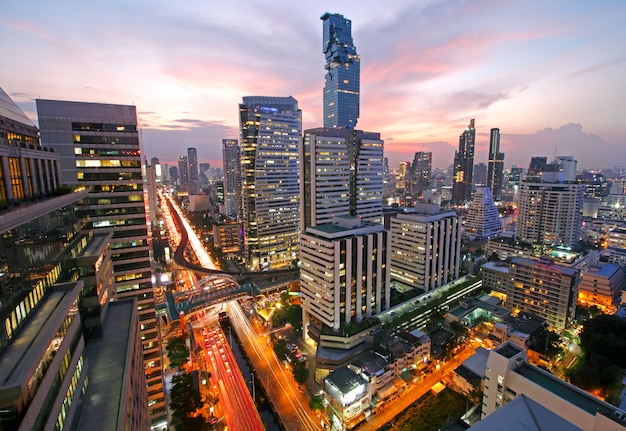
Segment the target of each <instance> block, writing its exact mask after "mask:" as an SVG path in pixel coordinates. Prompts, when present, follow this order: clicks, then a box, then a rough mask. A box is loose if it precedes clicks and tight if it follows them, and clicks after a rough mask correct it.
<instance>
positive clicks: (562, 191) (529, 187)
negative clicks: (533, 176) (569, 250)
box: [515, 175, 583, 246]
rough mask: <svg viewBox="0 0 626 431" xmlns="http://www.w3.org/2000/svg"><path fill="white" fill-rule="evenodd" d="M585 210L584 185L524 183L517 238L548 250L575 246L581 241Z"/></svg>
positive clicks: (520, 190) (519, 207) (521, 190)
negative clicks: (548, 247) (549, 248)
mask: <svg viewBox="0 0 626 431" xmlns="http://www.w3.org/2000/svg"><path fill="white" fill-rule="evenodd" d="M544 177H545V175H544ZM582 206H583V188H582V186H581V185H580V184H575V183H563V182H539V183H531V182H524V181H523V182H522V183H521V184H520V189H519V194H518V203H517V207H518V214H517V224H516V227H515V236H516V238H517V239H519V240H521V241H528V242H531V243H533V244H539V245H544V246H555V245H563V246H572V245H575V244H577V243H578V242H579V241H580V230H581V228H582Z"/></svg>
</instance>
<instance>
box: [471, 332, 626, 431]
mask: <svg viewBox="0 0 626 431" xmlns="http://www.w3.org/2000/svg"><path fill="white" fill-rule="evenodd" d="M521 395H524V396H525V397H527V398H529V399H531V400H533V401H534V402H536V403H538V404H540V405H542V406H543V407H545V408H546V409H548V410H550V411H551V412H552V413H554V414H556V415H558V416H560V417H561V418H567V420H568V421H569V422H570V423H572V424H573V425H574V426H576V427H578V428H580V429H581V430H583V431H597V430H603V431H618V430H619V431H624V430H625V429H626V421H625V418H626V413H624V412H623V411H621V410H620V409H618V408H617V407H615V406H613V405H611V404H609V403H607V402H604V401H602V400H600V399H598V398H596V397H594V396H593V395H591V394H588V393H587V392H585V391H583V390H581V389H579V388H577V387H575V386H573V385H571V384H569V383H567V382H565V381H563V380H561V379H559V378H558V377H556V376H554V375H552V374H550V373H549V372H547V371H544V370H542V369H540V368H538V367H535V366H534V365H531V364H529V363H528V361H527V358H526V350H524V349H523V348H521V347H519V346H516V345H515V344H513V343H511V342H507V343H504V344H502V345H501V346H499V347H497V348H495V349H494V350H492V351H491V352H490V353H489V358H488V359H487V369H486V374H485V390H484V395H483V408H482V417H483V419H484V418H489V416H490V415H491V414H494V412H497V411H499V409H501V408H504V407H505V406H506V405H507V404H509V403H512V401H514V400H515V399H516V398H517V397H519V396H521ZM476 429H480V428H476ZM483 429H491V428H483ZM498 429H506V428H504V427H500V428H498ZM554 429H561V428H554ZM563 429H568V428H563Z"/></svg>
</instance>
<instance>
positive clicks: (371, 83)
mask: <svg viewBox="0 0 626 431" xmlns="http://www.w3.org/2000/svg"><path fill="white" fill-rule="evenodd" d="M413 3H414V2H396V3H394V5H392V6H387V5H382V4H379V3H378V2H365V3H364V4H361V3H360V2H344V3H342V4H341V7H337V5H336V4H334V3H331V2H321V3H319V4H305V5H299V6H298V8H290V9H289V8H287V7H286V3H281V2H276V3H257V4H252V5H249V7H244V6H248V5H244V4H234V5H223V6H221V7H220V10H219V13H214V12H213V10H211V9H210V5H201V4H199V3H198V4H195V3H188V4H186V5H185V6H184V7H179V6H176V7H175V8H170V5H169V4H167V3H160V4H159V5H158V7H157V8H155V7H151V8H148V7H147V6H146V5H145V4H142V3H139V2H134V3H131V4H125V3H119V4H118V3H115V2H114V3H109V4H107V5H103V4H85V5H81V8H80V10H78V9H77V8H72V5H71V4H68V5H54V6H52V5H47V4H45V3H43V2H35V4H33V3H30V4H29V5H27V7H28V11H26V9H25V6H24V5H22V4H19V3H16V4H7V5H3V7H2V8H0V36H2V37H0V49H2V50H3V52H5V53H6V54H7V57H8V58H11V61H10V62H7V64H6V65H5V67H3V70H2V72H0V82H2V86H3V88H4V89H5V90H6V91H7V93H9V95H10V96H11V97H12V98H13V99H14V100H15V101H16V102H17V103H18V104H19V105H20V107H21V108H22V109H23V110H24V111H25V112H26V113H27V115H28V116H29V117H30V118H31V119H32V120H34V121H36V115H35V109H34V99H35V98H37V97H42V98H47V99H62V100H76V101H87V102H98V103H114V104H133V105H135V106H137V110H138V115H139V118H140V121H141V123H142V127H143V146H144V148H143V152H144V154H145V155H146V156H147V157H152V156H158V157H159V158H160V159H161V162H162V163H174V162H175V161H176V160H177V159H178V156H180V155H181V154H182V151H184V149H185V148H187V147H196V148H198V155H199V161H208V162H210V163H211V164H212V165H213V164H216V165H217V164H220V160H221V142H222V139H223V138H238V137H239V136H238V127H237V104H238V101H239V100H241V97H244V96H248V95H253V94H264V95H277V96H278V95H287V94H290V95H292V96H293V97H295V98H296V99H297V100H298V101H299V104H300V106H301V109H302V111H303V128H304V129H307V128H313V127H319V126H321V125H322V123H323V118H322V117H323V113H322V103H323V97H322V95H323V87H324V73H325V71H324V62H325V60H324V54H323V47H322V40H321V37H320V32H321V28H322V22H321V21H320V16H322V15H323V14H324V13H326V12H330V13H339V14H342V15H344V16H345V17H346V18H347V19H350V20H351V21H352V36H353V40H354V44H355V46H356V47H357V49H358V53H359V55H360V57H361V62H362V63H361V109H360V111H361V113H360V118H359V128H362V129H363V130H372V131H376V132H380V133H381V138H382V139H383V140H384V141H385V156H386V157H388V158H389V159H390V166H391V168H392V169H395V168H397V166H398V164H399V162H400V161H405V160H406V161H410V160H412V159H413V154H414V153H415V152H417V151H431V152H433V165H434V166H435V167H446V166H449V165H450V164H451V163H452V161H453V157H454V149H455V147H456V142H455V141H456V137H457V136H458V130H459V129H461V128H462V127H464V126H465V125H466V124H467V121H468V120H469V119H470V118H476V160H475V161H476V162H477V163H479V162H486V161H487V149H488V144H489V132H490V129H491V128H494V127H497V128H499V129H500V130H501V133H502V137H501V151H503V152H504V153H506V154H507V159H506V167H507V168H508V167H510V166H511V165H512V164H517V165H520V166H524V167H526V166H528V163H529V161H530V156H532V155H539V156H548V158H549V159H552V157H553V156H554V155H555V154H556V155H573V156H574V157H575V158H576V159H577V160H578V161H579V166H580V167H583V168H584V167H612V166H613V165H620V164H624V163H625V162H626V146H624V145H623V143H624V142H626V131H625V130H624V127H623V126H622V125H621V119H620V117H621V115H622V114H623V112H624V111H625V109H626V106H625V102H624V101H623V100H621V98H620V95H621V94H624V92H625V91H626V83H625V82H624V80H623V79H621V76H623V75H624V74H626V62H625V61H624V60H625V57H624V55H623V54H622V51H621V50H620V49H618V48H619V46H621V44H622V43H623V41H624V40H625V39H626V30H625V29H623V28H621V26H620V25H621V23H620V19H619V18H620V17H621V16H622V15H623V13H620V10H621V11H622V12H623V11H625V8H626V6H624V5H623V4H622V3H620V2H616V1H615V2H613V1H603V2H599V3H594V4H591V3H589V4H587V3H585V4H576V5H571V4H569V3H565V2H550V3H549V4H544V3H537V4H536V5H535V6H534V7H529V4H528V3H527V2H521V1H512V2H508V3H506V4H499V3H495V2H488V1H485V2H480V3H475V2H472V3H458V4H457V3H455V5H453V6H451V5H449V4H447V3H441V2H419V3H417V4H413ZM31 6H35V7H31ZM151 6H152V5H151ZM52 7H54V9H50V8H52ZM288 9H289V10H288ZM246 15H251V16H255V18H256V19H255V21H254V23H255V24H254V25H253V26H252V27H250V26H247V24H246V23H247V21H246V20H242V19H241V16H246ZM522 15H523V16H524V20H516V22H515V25H514V26H513V25H511V23H510V21H511V17H516V16H522ZM94 16H98V20H101V21H103V22H107V26H94V25H93V20H92V19H91V18H90V17H94ZM50 17H54V18H53V19H50ZM131 17H132V20H131V19H130V18H131ZM131 22H132V25H131V24H130V23H131ZM244 59H245V61H244ZM34 62H36V63H37V64H39V65H40V66H41V67H24V65H25V64H33V63H34ZM216 66H219V67H216ZM172 142H176V143H177V144H176V145H172Z"/></svg>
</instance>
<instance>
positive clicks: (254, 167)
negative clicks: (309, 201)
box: [239, 96, 302, 271]
mask: <svg viewBox="0 0 626 431" xmlns="http://www.w3.org/2000/svg"><path fill="white" fill-rule="evenodd" d="M239 114H240V126H241V140H240V142H241V171H242V172H241V187H242V210H243V225H244V249H245V259H246V263H247V266H248V268H249V269H250V270H253V271H261V270H266V269H275V268H280V267H285V266H289V265H291V263H292V261H293V260H295V259H296V251H297V246H298V227H299V223H300V211H299V210H300V184H299V176H298V173H299V170H300V168H299V162H298V147H299V143H300V139H301V135H302V111H300V110H299V109H298V102H297V101H296V99H294V98H293V97H262V96H254V97H244V98H243V103H241V104H240V105H239Z"/></svg>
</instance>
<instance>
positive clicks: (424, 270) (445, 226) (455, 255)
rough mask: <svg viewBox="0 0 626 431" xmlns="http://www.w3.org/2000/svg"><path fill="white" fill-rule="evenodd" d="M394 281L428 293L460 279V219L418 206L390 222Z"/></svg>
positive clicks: (451, 213)
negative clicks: (411, 211)
mask: <svg viewBox="0 0 626 431" xmlns="http://www.w3.org/2000/svg"><path fill="white" fill-rule="evenodd" d="M391 238H392V239H391V245H392V247H391V250H392V251H391V278H392V279H393V280H395V281H397V282H399V283H402V284H404V285H406V286H408V287H410V288H414V289H421V290H423V291H424V292H429V291H431V290H433V289H437V288H439V287H441V286H443V285H445V284H447V283H450V282H451V281H454V280H456V279H457V278H459V271H460V268H461V217H460V216H458V215H457V214H456V213H455V212H454V211H448V212H445V211H440V207H439V205H437V204H428V203H422V202H418V203H417V204H415V212H414V213H413V214H398V215H396V217H395V218H392V219H391Z"/></svg>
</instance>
